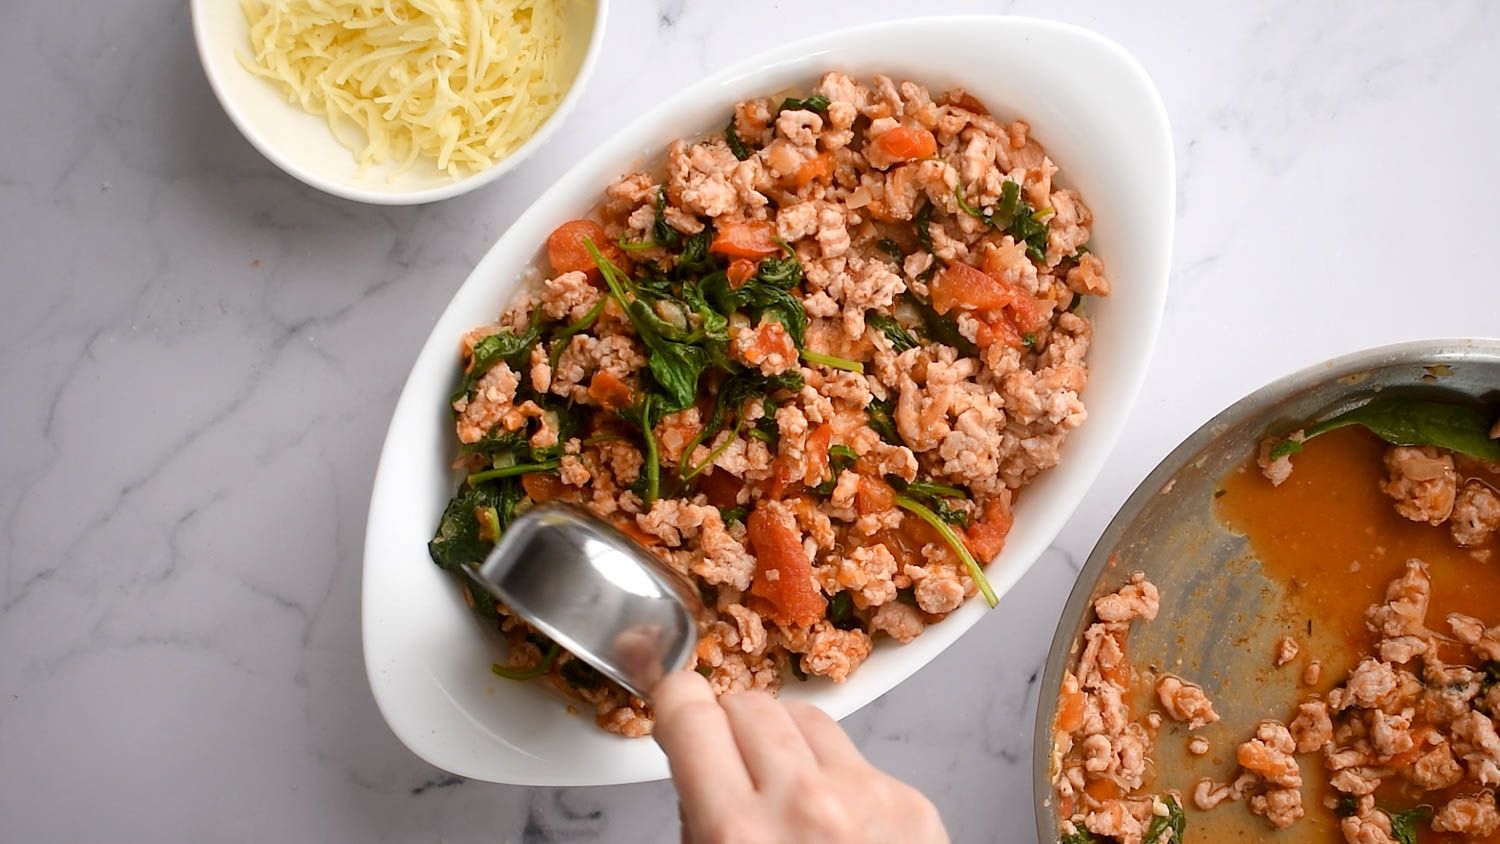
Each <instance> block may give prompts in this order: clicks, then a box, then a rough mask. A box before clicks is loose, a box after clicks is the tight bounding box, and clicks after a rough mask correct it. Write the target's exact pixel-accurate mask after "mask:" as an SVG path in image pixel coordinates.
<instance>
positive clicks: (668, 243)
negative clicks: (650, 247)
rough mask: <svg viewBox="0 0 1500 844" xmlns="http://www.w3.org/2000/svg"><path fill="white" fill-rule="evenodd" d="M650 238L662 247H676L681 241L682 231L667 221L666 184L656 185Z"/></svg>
mask: <svg viewBox="0 0 1500 844" xmlns="http://www.w3.org/2000/svg"><path fill="white" fill-rule="evenodd" d="M651 239H652V240H654V241H656V245H657V246H660V247H662V248H663V249H676V248H677V247H678V245H679V244H681V243H682V232H679V231H678V230H676V229H674V228H672V226H671V224H670V223H668V222H667V186H666V185H657V186H656V221H655V222H654V223H652V224H651Z"/></svg>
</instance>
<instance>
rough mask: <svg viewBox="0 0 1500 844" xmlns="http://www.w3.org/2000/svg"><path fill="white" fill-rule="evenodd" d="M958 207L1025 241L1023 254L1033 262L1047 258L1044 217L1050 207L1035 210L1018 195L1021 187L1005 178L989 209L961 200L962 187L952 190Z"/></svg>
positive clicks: (991, 226) (1047, 215)
mask: <svg viewBox="0 0 1500 844" xmlns="http://www.w3.org/2000/svg"><path fill="white" fill-rule="evenodd" d="M953 193H954V196H955V197H956V198H957V200H958V207H959V209H960V210H962V211H963V212H964V213H965V214H968V215H969V216H971V217H975V218H977V219H979V220H981V221H982V222H984V224H985V225H987V226H989V227H990V228H993V229H999V230H1000V231H1003V232H1005V233H1006V234H1009V235H1010V236H1011V237H1013V238H1015V239H1016V241H1017V242H1018V243H1025V244H1026V254H1027V256H1028V257H1030V258H1031V259H1032V260H1034V261H1038V262H1043V261H1046V259H1047V228H1048V227H1047V222H1046V221H1047V219H1048V218H1049V217H1051V216H1052V212H1051V210H1050V209H1047V210H1044V211H1041V212H1038V211H1036V210H1035V209H1033V208H1032V207H1031V205H1030V204H1029V203H1027V202H1026V200H1024V199H1022V198H1021V186H1020V185H1019V184H1017V183H1015V182H1013V181H1010V180H1009V179H1007V180H1006V181H1005V183H1004V184H1003V185H1001V186H1000V200H999V201H998V202H996V203H995V207H994V208H991V209H990V210H988V211H985V210H983V209H979V208H975V207H973V206H971V205H969V203H968V202H967V201H965V199H964V186H963V185H959V186H957V187H955V188H954V189H953Z"/></svg>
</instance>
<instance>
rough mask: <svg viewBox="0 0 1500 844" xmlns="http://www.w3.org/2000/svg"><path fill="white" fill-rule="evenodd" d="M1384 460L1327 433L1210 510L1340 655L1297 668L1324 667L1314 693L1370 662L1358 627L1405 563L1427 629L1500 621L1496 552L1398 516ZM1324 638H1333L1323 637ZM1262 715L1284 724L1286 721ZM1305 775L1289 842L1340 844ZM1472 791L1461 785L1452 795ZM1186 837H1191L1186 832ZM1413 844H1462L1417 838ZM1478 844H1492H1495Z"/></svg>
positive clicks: (1232, 482)
mask: <svg viewBox="0 0 1500 844" xmlns="http://www.w3.org/2000/svg"><path fill="white" fill-rule="evenodd" d="M1385 449H1386V445H1385V443H1383V442H1381V441H1380V440H1379V439H1378V438H1376V437H1375V436H1374V435H1372V434H1370V433H1369V432H1367V431H1365V430H1363V429H1360V428H1345V429H1341V430H1338V431H1334V432H1332V433H1329V434H1325V435H1324V436H1321V437H1319V438H1317V439H1316V440H1314V441H1312V442H1310V443H1308V444H1307V446H1306V448H1305V449H1304V450H1303V451H1302V452H1301V453H1299V454H1296V455H1294V456H1293V457H1292V463H1293V466H1294V470H1293V472H1292V475H1291V477H1290V478H1289V479H1288V480H1287V481H1286V482H1285V483H1283V484H1282V485H1281V486H1279V487H1273V486H1272V485H1271V483H1270V482H1269V481H1268V480H1266V479H1265V478H1264V477H1263V476H1262V475H1261V473H1260V471H1259V469H1258V468H1257V467H1256V465H1255V463H1254V461H1250V462H1248V463H1247V464H1246V465H1244V466H1242V467H1241V468H1240V469H1238V470H1236V471H1235V472H1232V473H1231V474H1230V475H1228V476H1227V477H1225V478H1224V479H1223V481H1222V482H1221V488H1222V492H1221V493H1220V494H1218V497H1217V499H1216V509H1217V515H1218V516H1219V518H1220V519H1221V520H1222V521H1223V522H1224V524H1225V525H1226V526H1228V527H1229V528H1230V529H1231V530H1233V531H1235V532H1236V533H1240V534H1243V535H1244V536H1245V537H1246V538H1247V539H1248V540H1249V542H1250V547H1251V549H1252V550H1253V551H1254V553H1255V555H1256V557H1257V558H1258V559H1259V560H1260V562H1261V564H1262V566H1263V569H1264V571H1265V572H1266V574H1267V576H1269V577H1272V578H1275V579H1279V580H1281V581H1282V582H1283V583H1284V584H1286V585H1287V586H1288V592H1289V594H1290V595H1291V603H1292V606H1289V607H1288V608H1287V612H1288V614H1289V616H1295V617H1296V618H1305V619H1310V621H1308V622H1307V623H1308V624H1309V625H1312V626H1313V627H1316V628H1318V629H1317V631H1316V632H1317V633H1319V634H1325V635H1321V636H1318V637H1316V638H1315V639H1314V641H1318V640H1321V641H1323V642H1329V641H1332V642H1337V643H1342V644H1343V645H1345V646H1346V647H1343V648H1342V649H1341V650H1340V651H1339V652H1327V651H1319V652H1315V653H1312V654H1310V655H1308V654H1304V656H1303V657H1302V658H1301V659H1300V660H1299V663H1298V664H1304V663H1305V661H1306V660H1307V659H1308V658H1317V659H1320V660H1321V661H1322V663H1323V678H1322V681H1321V682H1320V683H1319V685H1318V688H1317V690H1318V691H1326V690H1327V689H1329V688H1331V687H1332V686H1333V685H1335V684H1337V683H1338V682H1340V681H1341V680H1342V679H1343V677H1344V676H1345V675H1346V674H1347V672H1348V671H1349V669H1350V668H1352V667H1353V666H1354V664H1356V663H1357V662H1358V661H1359V659H1360V657H1361V656H1363V655H1365V654H1368V653H1369V652H1370V649H1371V647H1372V645H1373V641H1372V637H1371V634H1370V633H1369V631H1368V630H1366V628H1365V623H1364V616H1365V610H1366V609H1367V608H1368V607H1369V606H1370V605H1371V604H1375V603H1379V602H1381V601H1383V600H1384V596H1385V588H1386V585H1387V584H1389V583H1390V582H1391V581H1392V580H1393V579H1395V578H1396V577H1399V576H1400V575H1401V573H1402V570H1403V568H1404V566H1405V563H1406V561H1407V560H1408V559H1410V558H1413V557H1415V558H1418V559H1421V560H1423V561H1424V562H1426V563H1427V566H1428V573H1429V575H1430V577H1431V580H1432V602H1431V605H1430V607H1429V609H1428V613H1427V618H1428V624H1429V626H1430V627H1432V628H1434V629H1437V630H1445V629H1446V626H1447V625H1446V623H1445V622H1444V618H1445V617H1446V616H1447V615H1448V613H1451V612H1461V613H1465V614H1467V615H1472V616H1475V617H1476V618H1479V619H1482V620H1484V621H1485V623H1487V624H1494V623H1496V622H1497V621H1500V543H1497V542H1495V541H1493V540H1492V541H1491V542H1490V544H1489V545H1487V546H1485V547H1483V548H1478V549H1464V548H1460V547H1458V545H1456V544H1455V543H1454V542H1453V540H1452V539H1451V538H1450V537H1449V535H1448V528H1447V526H1446V525H1445V526H1440V527H1433V526H1431V525H1427V524H1423V523H1417V522H1412V521H1408V520H1407V519H1404V518H1402V517H1401V516H1400V515H1398V514H1397V513H1396V511H1395V508H1394V507H1393V506H1392V502H1391V499H1390V498H1388V497H1387V496H1386V495H1385V494H1384V493H1383V492H1381V491H1380V481H1381V480H1382V478H1383V476H1384V467H1383V465H1382V463H1381V457H1382V455H1383V454H1384V453H1385ZM1459 468H1460V471H1461V472H1463V473H1464V474H1478V475H1484V476H1486V480H1487V481H1489V482H1491V483H1493V481H1494V477H1495V476H1494V475H1492V474H1488V470H1487V469H1486V468H1485V467H1481V466H1476V465H1474V464H1471V463H1465V462H1463V461H1460V464H1459ZM1313 627H1310V628H1309V630H1312V629H1313ZM1329 633H1332V634H1334V635H1333V636H1331V637H1329V636H1327V635H1326V634H1329ZM1305 641H1306V640H1304V648H1306V644H1305ZM1266 715H1267V717H1279V718H1283V719H1284V718H1286V717H1289V716H1290V715H1291V713H1266ZM1302 768H1303V772H1304V780H1305V785H1304V790H1303V794H1304V802H1305V804H1306V808H1307V817H1305V818H1304V819H1303V820H1302V821H1299V822H1298V824H1297V825H1296V826H1294V827H1293V828H1292V830H1289V832H1294V833H1298V832H1299V831H1300V834H1295V835H1292V836H1290V838H1291V839H1292V840H1297V841H1329V842H1338V841H1342V840H1343V836H1342V835H1341V834H1339V832H1338V821H1337V819H1336V818H1335V817H1334V815H1333V813H1332V811H1331V810H1330V809H1328V808H1327V807H1325V806H1324V805H1323V798H1324V796H1325V795H1327V794H1328V793H1329V789H1328V788H1327V778H1326V774H1324V773H1323V769H1322V764H1321V760H1318V759H1316V758H1312V757H1308V758H1304V760H1303V765H1302ZM1478 790H1479V788H1478V786H1475V785H1473V784H1472V783H1464V784H1461V785H1460V787H1459V788H1458V789H1457V790H1456V791H1457V793H1474V792H1476V791H1478ZM1447 796H1449V795H1446V794H1433V793H1426V794H1425V796H1424V794H1423V793H1421V792H1415V791H1410V792H1409V791H1406V790H1404V789H1403V788H1402V783H1400V782H1392V781H1387V783H1386V786H1384V787H1383V788H1382V790H1381V791H1379V792H1377V794H1376V797H1377V803H1378V804H1379V805H1381V806H1385V807H1390V808H1392V809H1404V808H1407V807H1410V806H1413V805H1417V804H1421V803H1427V804H1431V805H1435V806H1441V805H1442V802H1443V800H1445V799H1446V797H1447ZM1210 814H1211V813H1210ZM1423 826H1424V827H1425V824H1424V825H1423ZM1189 837H1190V838H1192V837H1194V836H1193V835H1192V834H1191V833H1189ZM1282 837H1286V836H1285V834H1283V836H1282ZM1420 839H1421V840H1422V841H1424V842H1448V841H1454V842H1457V841H1461V840H1465V839H1462V838H1460V837H1459V836H1451V835H1437V834H1434V833H1432V832H1430V831H1429V830H1426V829H1425V828H1424V829H1423V830H1422V833H1421V836H1420ZM1205 840H1208V839H1205ZM1486 840H1488V841H1492V842H1500V835H1497V836H1494V837H1492V838H1490V839H1486Z"/></svg>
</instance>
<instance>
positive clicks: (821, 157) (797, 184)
mask: <svg viewBox="0 0 1500 844" xmlns="http://www.w3.org/2000/svg"><path fill="white" fill-rule="evenodd" d="M832 178H833V153H832V152H820V153H818V154H817V155H816V156H814V157H812V158H809V159H808V160H806V161H804V162H802V166H801V167H798V168H797V172H796V173H793V174H792V178H791V185H792V187H794V188H805V187H807V186H808V185H810V184H812V183H813V182H827V181H828V180H829V179H832Z"/></svg>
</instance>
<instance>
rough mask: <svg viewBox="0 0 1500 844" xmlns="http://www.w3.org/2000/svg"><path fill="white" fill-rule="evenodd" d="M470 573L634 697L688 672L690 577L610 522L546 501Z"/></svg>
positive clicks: (692, 608) (692, 612)
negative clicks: (676, 673)
mask: <svg viewBox="0 0 1500 844" xmlns="http://www.w3.org/2000/svg"><path fill="white" fill-rule="evenodd" d="M466 571H467V572H468V573H469V576H470V577H471V578H472V579H473V580H474V581H475V582H476V583H478V584H479V585H480V586H482V587H484V588H485V589H486V590H487V591H489V592H490V593H491V594H492V595H494V596H495V597H496V598H497V599H499V600H500V601H501V602H502V603H504V604H505V605H506V606H507V607H508V608H510V609H511V610H512V611H513V612H515V613H516V614H517V615H519V616H521V617H522V618H524V619H525V620H527V621H529V622H531V623H532V624H533V625H535V626H536V627H537V629H538V630H541V631H542V632H543V633H545V634H546V635H547V636H548V637H549V638H551V639H552V640H553V641H555V642H557V643H558V644H559V645H561V646H562V647H564V648H566V649H567V650H568V652H569V653H571V654H573V655H574V656H576V657H578V658H579V659H582V660H583V661H584V662H587V663H588V664H589V665H592V666H593V667H594V668H597V669H598V670H599V671H600V672H602V673H603V674H604V675H605V676H606V677H608V678H610V679H611V680H614V681H615V682H616V683H619V684H620V685H621V686H624V687H625V688H626V689H627V690H629V691H630V693H631V694H634V695H636V696H638V697H640V698H643V699H649V697H650V694H649V693H650V691H651V688H652V686H654V685H655V684H656V682H657V681H658V680H660V679H661V678H662V677H664V676H666V675H667V674H669V673H671V672H673V671H678V670H681V669H682V668H684V667H686V665H687V663H688V660H689V659H690V658H691V656H692V654H693V649H694V648H695V647H696V646H697V644H698V619H699V617H700V616H701V614H702V611H703V605H702V602H701V601H700V600H699V598H698V593H697V590H696V589H694V588H693V586H692V585H691V584H690V583H688V582H687V580H686V578H684V577H682V576H681V575H679V574H678V573H677V572H675V571H672V570H671V569H669V568H667V567H666V566H665V565H663V564H662V563H661V561H660V560H658V559H657V558H656V557H655V556H654V555H653V554H651V553H650V552H648V551H646V550H645V549H644V548H642V547H641V546H640V545H639V544H637V543H636V542H635V541H634V540H632V539H631V538H630V537H628V536H626V535H625V534H623V533H621V532H620V531H619V530H617V529H616V528H615V527H614V525H611V524H610V523H608V522H606V521H604V520H603V519H600V518H598V517H597V516H594V515H593V514H591V513H589V512H588V511H587V510H584V509H583V508H581V507H576V506H573V505H570V504H559V503H549V504H543V505H540V506H538V507H534V508H532V509H531V510H528V511H527V512H526V513H525V514H523V515H522V516H520V517H519V518H517V519H516V520H515V521H514V522H513V523H511V525H510V527H509V528H508V529H506V531H505V533H504V534H503V535H502V536H501V537H500V541H499V542H498V543H497V544H496V545H495V549H494V550H493V551H491V552H490V555H489V557H488V558H486V559H485V561H484V564H483V565H481V566H479V567H477V568H476V567H474V566H467V567H466Z"/></svg>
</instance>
